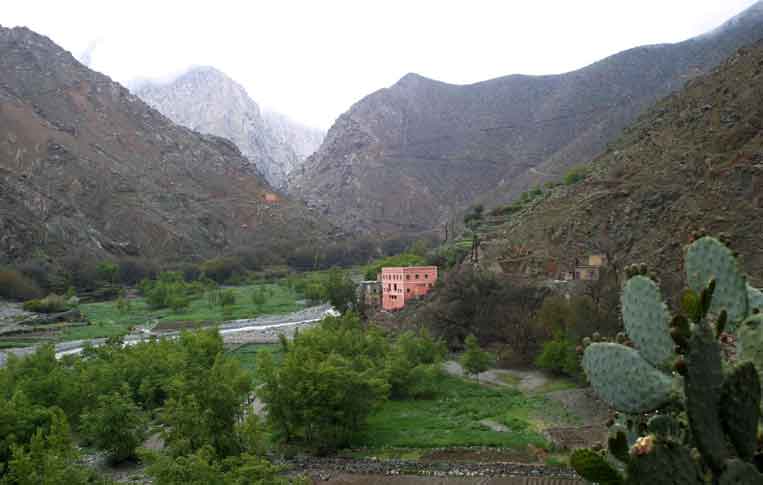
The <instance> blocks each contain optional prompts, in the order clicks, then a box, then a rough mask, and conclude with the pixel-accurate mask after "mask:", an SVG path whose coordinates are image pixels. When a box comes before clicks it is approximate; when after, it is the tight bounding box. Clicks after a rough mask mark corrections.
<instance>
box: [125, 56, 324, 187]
mask: <svg viewBox="0 0 763 485" xmlns="http://www.w3.org/2000/svg"><path fill="white" fill-rule="evenodd" d="M134 92H135V94H136V95H137V96H138V97H140V98H141V99H143V100H144V101H146V102H147V103H148V104H149V105H151V106H152V107H154V108H156V109H158V110H159V111H160V112H161V113H162V114H164V115H165V116H167V117H168V118H170V119H171V120H172V121H174V122H175V123H178V124H180V125H183V126H186V127H188V128H191V129H193V130H195V131H199V132H201V133H207V134H213V135H217V136H221V137H224V138H228V139H230V140H232V141H233V142H234V143H235V144H236V145H237V146H238V147H239V148H240V149H241V151H242V153H243V154H244V155H245V156H246V157H247V158H249V160H251V162H252V163H253V164H254V165H255V166H256V167H257V169H258V170H259V171H260V172H261V173H262V174H263V176H264V177H265V178H266V179H267V181H268V182H269V183H270V184H271V185H273V186H274V187H276V188H279V189H283V188H284V186H285V182H286V177H287V175H288V174H289V173H290V172H291V171H292V170H293V169H294V168H295V167H297V166H299V165H300V164H301V163H302V161H303V160H304V159H305V158H306V157H307V156H308V155H310V154H311V153H312V152H313V151H314V150H315V149H316V148H317V146H318V145H319V144H320V141H321V140H322V135H321V133H320V131H318V130H314V129H310V128H307V127H305V126H302V125H300V124H299V123H296V122H294V121H292V120H290V119H288V118H287V117H285V116H283V115H280V114H277V113H274V112H272V111H268V112H266V111H264V110H262V109H261V108H260V106H259V104H257V102H256V101H254V99H252V97H251V96H249V94H248V93H247V91H246V89H245V88H244V87H243V86H242V85H241V84H239V83H238V82H236V81H235V80H233V79H232V78H231V77H230V76H228V75H227V74H225V73H224V72H222V71H220V70H219V69H217V68H215V67H212V66H195V67H193V68H190V69H188V70H187V71H185V72H184V73H182V74H180V75H179V76H175V77H174V78H173V79H172V80H170V81H168V82H152V81H149V80H143V81H141V82H140V83H138V84H136V85H135V87H134ZM307 152H309V153H307Z"/></svg>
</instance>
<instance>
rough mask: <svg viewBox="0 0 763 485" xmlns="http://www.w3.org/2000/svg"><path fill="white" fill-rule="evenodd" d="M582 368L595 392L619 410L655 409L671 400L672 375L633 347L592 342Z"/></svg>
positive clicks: (584, 357)
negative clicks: (652, 363) (657, 367)
mask: <svg viewBox="0 0 763 485" xmlns="http://www.w3.org/2000/svg"><path fill="white" fill-rule="evenodd" d="M583 369H585V373H586V375H587V376H588V380H589V381H590V382H591V385H592V386H593V388H594V390H595V391H596V393H597V394H598V395H599V396H600V397H601V398H602V399H604V400H605V401H607V403H609V404H610V405H612V407H614V408H615V409H617V410H618V411H623V412H627V413H643V412H646V411H652V410H654V409H657V408H659V407H661V406H663V405H665V404H666V403H667V402H668V401H670V399H671V395H672V379H671V378H670V376H668V375H667V374H665V373H663V372H660V371H659V370H658V369H656V368H655V367H653V366H652V365H651V364H649V362H647V361H646V360H645V359H644V358H643V357H641V355H640V354H639V353H638V352H637V351H636V350H634V349H632V348H630V347H626V346H624V345H620V344H614V343H595V344H591V345H589V346H588V348H587V349H586V351H585V353H584V354H583Z"/></svg>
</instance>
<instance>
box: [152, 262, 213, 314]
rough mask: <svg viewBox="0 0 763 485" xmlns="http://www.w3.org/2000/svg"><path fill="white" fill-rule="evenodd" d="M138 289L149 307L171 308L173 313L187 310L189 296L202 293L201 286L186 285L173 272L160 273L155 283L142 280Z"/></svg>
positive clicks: (180, 276) (177, 274)
mask: <svg viewBox="0 0 763 485" xmlns="http://www.w3.org/2000/svg"><path fill="white" fill-rule="evenodd" d="M139 288H140V291H141V293H143V296H145V297H146V303H148V306H149V307H151V308H172V309H173V310H174V311H180V310H182V309H184V308H187V307H188V306H189V305H190V303H191V300H190V298H189V295H192V294H195V293H200V292H201V291H203V290H202V289H201V284H199V285H195V284H188V283H186V282H185V280H184V279H183V276H182V275H181V274H180V273H178V272H174V271H165V272H164V273H161V274H160V275H159V278H158V279H157V280H156V281H149V280H144V281H142V282H141V284H140V286H139Z"/></svg>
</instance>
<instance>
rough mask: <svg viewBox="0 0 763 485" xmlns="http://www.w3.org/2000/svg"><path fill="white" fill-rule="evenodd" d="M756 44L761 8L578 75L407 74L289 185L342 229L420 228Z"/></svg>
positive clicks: (547, 168) (338, 127)
mask: <svg viewBox="0 0 763 485" xmlns="http://www.w3.org/2000/svg"><path fill="white" fill-rule="evenodd" d="M761 37H763V2H761V3H758V4H756V5H755V6H754V7H752V8H750V9H749V10H748V11H746V12H745V13H744V14H742V15H741V16H739V17H738V18H736V19H734V20H733V21H732V22H729V23H728V24H726V25H725V26H723V27H722V28H719V29H717V30H715V31H714V32H712V33H709V34H706V35H703V36H701V37H698V38H695V39H691V40H687V41H685V42H681V43H677V44H671V45H654V46H645V47H638V48H635V49H631V50H628V51H625V52H621V53H619V54H616V55H614V56H611V57H609V58H606V59H604V60H602V61H600V62H597V63H595V64H593V65H590V66H588V67H585V68H583V69H580V70H578V71H574V72H570V73H566V74H561V75H552V76H522V75H512V76H507V77H502V78H498V79H493V80H490V81H485V82H480V83H476V84H472V85H466V86H456V85H450V84H446V83H442V82H438V81H434V80H431V79H427V78H424V77H421V76H418V75H416V74H408V75H406V76H405V77H403V78H402V79H401V80H400V81H399V82H397V83H396V84H395V85H393V86H392V87H390V88H387V89H381V90H379V91H377V92H375V93H373V94H371V95H369V96H367V97H366V98H364V99H362V100H361V101H359V102H358V103H356V104H355V105H353V106H352V107H351V108H350V110H349V111H348V112H346V113H345V114H343V115H342V116H341V117H340V118H339V119H338V120H337V122H336V123H335V124H334V126H333V127H332V128H331V129H330V130H329V132H328V134H327V136H326V139H325V141H324V142H323V144H322V146H321V148H320V149H319V150H318V151H317V152H316V153H315V154H314V155H313V156H312V157H310V158H309V159H308V161H307V162H306V163H305V165H304V166H303V168H302V169H300V170H298V171H297V172H295V174H294V175H293V177H292V178H291V180H290V190H291V191H292V192H294V193H295V194H299V196H300V197H302V198H304V199H305V200H306V201H307V202H308V203H309V204H311V205H314V206H317V207H319V208H321V210H323V211H324V212H325V213H327V214H329V215H330V216H332V217H334V218H335V219H336V220H338V221H339V222H341V223H342V224H343V225H345V226H347V227H355V228H362V229H371V230H380V231H389V232H395V231H403V232H416V231H424V230H427V229H429V228H432V227H433V226H435V225H437V224H439V223H440V222H441V221H442V220H443V219H444V218H445V217H447V215H448V214H452V213H453V212H454V211H457V210H459V209H462V208H464V206H466V205H468V204H471V203H474V202H475V200H481V201H485V202H487V203H488V204H496V203H500V202H504V201H506V200H510V199H512V198H514V197H516V196H517V195H518V194H519V193H521V192H522V191H524V190H526V189H527V188H528V187H530V186H532V185H534V184H537V183H539V182H543V181H545V180H548V179H554V178H559V177H560V176H561V175H562V174H563V173H564V172H565V170H566V169H567V168H568V167H570V166H573V165H577V164H580V163H584V162H587V161H589V160H590V159H592V158H593V157H594V156H596V155H597V154H599V153H600V152H601V151H602V150H603V149H604V148H605V146H606V144H607V143H608V142H609V141H611V140H612V139H613V138H614V137H616V136H617V135H618V134H619V133H620V132H621V130H622V129H623V128H624V127H625V126H627V125H628V124H629V123H631V122H632V121H633V120H634V119H635V118H636V117H637V116H638V114H639V113H641V112H642V111H643V110H644V109H645V108H647V107H649V106H650V105H652V104H653V103H654V102H655V101H656V100H657V99H659V98H660V97H662V96H665V95H667V94H669V93H671V92H673V91H675V90H677V89H679V88H680V87H681V86H683V85H684V84H685V82H686V81H687V80H689V79H691V78H693V77H695V76H697V75H699V74H702V73H705V72H707V71H709V70H710V69H711V68H713V67H714V66H716V65H717V64H718V63H720V62H721V61H722V60H723V59H725V58H726V57H727V56H729V55H730V54H732V53H733V52H734V50H736V49H737V48H739V47H741V46H743V45H748V44H750V43H752V42H754V41H756V40H758V39H760V38H761Z"/></svg>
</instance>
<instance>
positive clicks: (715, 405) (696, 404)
mask: <svg viewBox="0 0 763 485" xmlns="http://www.w3.org/2000/svg"><path fill="white" fill-rule="evenodd" d="M686 360H687V364H688V366H687V369H688V373H687V374H686V378H685V379H684V392H685V394H686V412H687V414H688V416H689V425H690V426H691V429H692V432H693V434H694V439H695V441H696V444H697V448H698V449H699V451H700V453H702V456H703V457H704V459H705V461H706V462H707V463H708V465H709V466H710V468H711V469H712V470H713V471H714V472H716V473H717V472H719V471H720V470H721V469H722V468H723V460H725V459H726V458H728V449H727V447H726V443H725V440H723V439H720V438H719V437H722V436H723V435H724V434H723V427H722V426H721V420H720V419H719V415H720V401H721V391H722V388H723V367H722V363H721V348H720V345H719V344H718V341H717V340H716V339H715V333H714V332H713V329H712V328H711V327H710V325H708V323H707V322H705V321H702V322H700V323H699V324H697V325H696V326H695V327H694V331H693V333H692V336H691V340H690V341H689V353H688V354H687V356H686Z"/></svg>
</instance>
